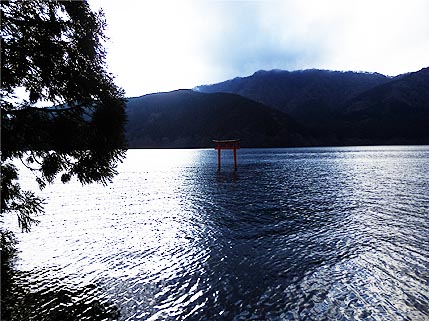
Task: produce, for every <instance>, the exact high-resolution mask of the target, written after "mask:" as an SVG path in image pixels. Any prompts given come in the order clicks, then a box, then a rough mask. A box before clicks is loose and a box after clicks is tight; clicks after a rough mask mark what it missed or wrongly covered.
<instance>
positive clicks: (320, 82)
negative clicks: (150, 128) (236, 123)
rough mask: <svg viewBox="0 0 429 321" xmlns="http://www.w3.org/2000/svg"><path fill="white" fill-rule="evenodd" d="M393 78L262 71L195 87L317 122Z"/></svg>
mask: <svg viewBox="0 0 429 321" xmlns="http://www.w3.org/2000/svg"><path fill="white" fill-rule="evenodd" d="M390 80H391V78H390V77H386V76H384V75H381V74H378V73H358V72H339V71H329V70H317V69H310V70H300V71H292V72H290V71H285V70H271V71H262V70H261V71H257V72H255V73H254V74H253V75H251V76H249V77H243V78H240V77H237V78H234V79H232V80H227V81H225V82H221V83H217V84H213V85H204V86H198V87H196V88H195V89H194V90H196V91H199V92H207V93H213V92H228V93H235V94H239V95H241V96H244V97H247V98H250V99H252V100H255V101H258V102H261V103H263V104H265V105H268V106H271V107H274V108H276V109H279V110H281V111H283V112H286V113H288V114H289V115H291V116H292V117H294V118H295V119H296V120H298V121H303V122H304V123H314V122H319V121H324V120H327V119H329V118H330V117H331V116H332V115H333V114H335V113H336V112H337V111H338V110H339V109H340V108H341V107H342V106H343V105H344V103H345V102H346V101H348V100H350V99H351V98H353V97H355V96H356V95H357V94H360V93H362V92H365V91H367V90H368V89H371V88H374V87H376V86H378V85H381V84H384V83H386V82H389V81H390Z"/></svg>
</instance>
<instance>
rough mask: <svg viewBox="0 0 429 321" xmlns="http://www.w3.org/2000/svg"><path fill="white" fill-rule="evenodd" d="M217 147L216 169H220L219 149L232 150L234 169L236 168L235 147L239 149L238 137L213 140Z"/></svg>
mask: <svg viewBox="0 0 429 321" xmlns="http://www.w3.org/2000/svg"><path fill="white" fill-rule="evenodd" d="M213 142H214V143H215V144H216V146H215V149H217V170H218V171H220V151H221V150H222V149H232V150H234V171H236V170H237V149H240V140H239V139H227V140H213Z"/></svg>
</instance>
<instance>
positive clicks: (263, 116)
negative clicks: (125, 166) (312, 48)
mask: <svg viewBox="0 0 429 321" xmlns="http://www.w3.org/2000/svg"><path fill="white" fill-rule="evenodd" d="M127 113H128V124H127V126H126V132H127V138H128V143H129V147H130V148H149V147H156V148H160V147H162V148H183V147H189V148H192V147H211V146H213V144H212V139H225V138H240V139H241V140H242V146H243V147H246V146H251V147H268V146H270V147H273V146H296V145H308V144H309V142H308V141H307V138H306V135H305V134H304V131H303V129H302V128H301V127H300V126H299V125H298V124H297V123H296V122H295V121H294V120H292V119H291V118H290V117H289V116H287V115H286V114H284V113H282V112H280V111H278V110H275V109H273V108H270V107H267V106H265V105H263V104H261V103H257V102H255V101H252V100H250V99H247V98H244V97H241V96H238V95H234V94H227V93H216V94H205V93H198V92H194V91H192V90H177V91H173V92H168V93H157V94H150V95H145V96H142V97H137V98H129V100H128V104H127Z"/></svg>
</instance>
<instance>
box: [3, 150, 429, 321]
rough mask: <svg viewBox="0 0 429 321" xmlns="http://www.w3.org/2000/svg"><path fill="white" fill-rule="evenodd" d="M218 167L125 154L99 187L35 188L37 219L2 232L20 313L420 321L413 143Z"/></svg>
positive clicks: (421, 254)
mask: <svg viewBox="0 0 429 321" xmlns="http://www.w3.org/2000/svg"><path fill="white" fill-rule="evenodd" d="M222 158H223V159H222V161H223V163H222V170H221V172H220V173H218V172H217V163H216V162H217V153H216V151H215V150H130V151H129V152H128V156H127V159H126V160H125V162H124V163H123V164H121V165H120V166H119V172H120V174H119V175H118V176H117V177H115V179H114V182H113V183H112V184H110V185H108V186H107V187H102V186H100V185H89V186H84V187H82V186H81V185H80V184H79V183H77V182H71V183H69V184H65V185H64V184H61V183H58V184H57V183H56V184H54V185H52V186H49V187H47V188H46V189H45V190H44V191H43V193H42V195H44V196H45V197H46V200H47V204H46V207H45V209H46V214H45V215H43V216H41V217H40V220H41V223H40V224H39V225H38V226H35V227H34V228H33V230H32V232H31V233H29V234H25V233H18V238H19V241H20V243H19V250H20V251H21V252H20V253H19V258H20V259H19V260H18V262H17V264H16V269H17V270H18V273H16V275H15V276H14V280H15V282H16V283H17V284H19V286H20V288H21V290H20V291H24V293H25V294H20V297H22V300H23V302H25V307H21V308H22V309H26V310H28V312H27V313H28V314H29V315H30V316H31V317H33V318H34V319H37V320H42V319H43V320H45V319H44V317H45V318H46V316H47V315H54V316H55V315H57V316H58V315H62V314H61V313H63V314H64V315H66V314H67V313H72V312H67V310H69V311H72V310H73V309H74V310H73V311H74V312H73V313H74V317H76V318H81V319H82V320H96V319H108V318H109V317H108V316H106V315H103V314H100V313H99V312H97V311H99V310H100V309H101V310H102V309H105V310H106V309H107V310H109V309H113V310H114V311H116V312H117V314H116V315H115V314H113V315H111V316H110V318H111V319H116V318H119V320H413V321H414V320H422V321H423V320H428V319H429V305H428V302H429V146H420V147H419V146H408V147H404V146H403V147H391V146H390V147H344V148H296V149H241V150H239V151H238V171H237V172H236V173H235V172H234V171H233V161H232V153H231V152H230V151H226V152H224V153H223V157H222ZM6 224H7V225H9V226H10V227H11V228H12V229H14V230H17V223H16V220H15V217H13V219H10V220H9V219H8V221H7V222H6ZM25 296H27V299H26V298H25ZM28 296H29V297H28ZM33 301H34V302H33ZM94 306H95V307H98V308H99V310H97V309H95V310H94ZM100 307H101V308H100ZM64 311H65V312H64ZM91 311H96V312H91ZM91 313H92V314H91ZM97 313H98V314H97ZM52 318H53V319H55V317H52ZM70 318H72V317H70ZM46 319H49V318H46Z"/></svg>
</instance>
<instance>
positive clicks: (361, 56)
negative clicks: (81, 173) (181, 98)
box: [89, 0, 429, 97]
mask: <svg viewBox="0 0 429 321" xmlns="http://www.w3.org/2000/svg"><path fill="white" fill-rule="evenodd" d="M89 3H90V5H91V7H92V8H93V10H98V9H100V8H102V9H103V11H104V13H105V16H106V20H107V24H108V28H107V30H106V34H107V36H108V37H109V38H110V39H109V41H108V42H107V43H105V47H106V49H107V52H108V54H107V64H108V70H109V71H110V72H111V73H113V75H114V76H115V80H116V81H115V82H116V83H117V85H119V86H120V87H122V88H123V89H124V90H125V92H126V96H127V97H135V96H140V95H144V94H148V93H155V92H164V91H171V90H175V89H183V88H193V87H195V86H198V85H204V84H212V83H216V82H220V81H224V80H227V79H231V78H234V77H239V76H240V77H243V76H248V75H251V74H253V73H254V72H256V71H258V70H261V69H263V70H271V69H284V70H289V71H293V70H302V69H312V68H316V69H330V70H341V71H349V70H351V71H367V72H379V73H382V74H385V75H389V76H396V75H398V74H402V73H406V72H411V71H417V70H420V69H421V68H424V67H428V66H429V19H427V14H428V13H429V1H428V0H282V1H280V0H259V1H258V0H253V1H252V0H248V1H243V0H235V1H233V0H199V1H197V0H194V1H192V0H190V1H188V0H176V1H167V0H166V1H164V0H121V1H118V0H89Z"/></svg>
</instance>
